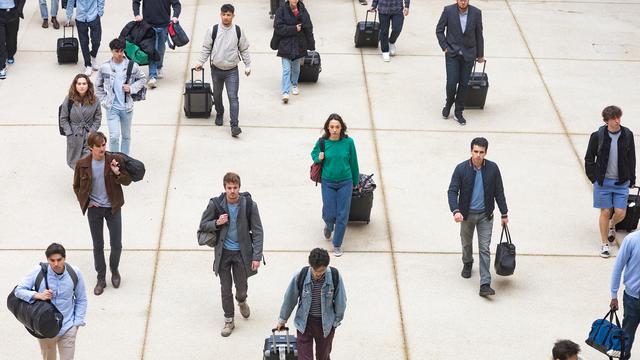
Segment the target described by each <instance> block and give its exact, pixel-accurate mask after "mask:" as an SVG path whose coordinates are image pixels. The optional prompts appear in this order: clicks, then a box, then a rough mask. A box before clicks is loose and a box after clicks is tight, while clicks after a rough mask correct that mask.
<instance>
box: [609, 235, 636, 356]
mask: <svg viewBox="0 0 640 360" xmlns="http://www.w3.org/2000/svg"><path fill="white" fill-rule="evenodd" d="M623 270H624V296H623V298H622V304H623V306H624V318H623V319H622V328H623V329H624V332H625V334H626V335H627V336H628V337H629V340H628V342H627V344H626V346H625V348H626V351H625V352H626V354H625V357H621V358H620V359H621V360H627V359H629V358H631V346H632V345H633V339H634V338H635V334H636V330H637V329H638V324H640V232H634V233H631V234H629V235H627V237H625V238H624V240H623V241H622V246H621V247H620V251H618V256H617V257H616V262H615V264H614V265H613V273H612V274H611V304H610V306H611V309H613V310H618V289H619V288H620V276H621V275H622V271H623Z"/></svg>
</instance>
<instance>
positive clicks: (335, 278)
mask: <svg viewBox="0 0 640 360" xmlns="http://www.w3.org/2000/svg"><path fill="white" fill-rule="evenodd" d="M329 268H330V269H331V280H332V282H333V301H335V300H336V289H337V288H338V285H339V284H340V272H338V269H336V268H334V267H333V266H330V267H329ZM308 272H309V266H305V267H303V268H302V269H301V270H300V273H299V274H298V278H297V279H296V282H297V285H298V298H299V300H298V301H300V300H302V286H303V285H304V279H306V278H307V273H308Z"/></svg>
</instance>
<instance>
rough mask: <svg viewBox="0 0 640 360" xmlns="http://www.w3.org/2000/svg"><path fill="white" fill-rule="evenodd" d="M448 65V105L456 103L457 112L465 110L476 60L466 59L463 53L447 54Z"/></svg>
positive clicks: (446, 62)
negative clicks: (465, 101) (466, 97)
mask: <svg viewBox="0 0 640 360" xmlns="http://www.w3.org/2000/svg"><path fill="white" fill-rule="evenodd" d="M444 58H445V65H446V67H447V107H450V106H451V105H453V104H454V103H455V104H456V109H455V112H454V113H455V114H456V115H459V114H462V112H463V111H464V100H465V96H466V94H467V88H468V87H469V78H470V77H471V70H472V69H473V64H474V63H475V60H471V61H466V60H465V59H464V57H463V56H462V55H456V56H453V57H452V56H449V55H445V56H444Z"/></svg>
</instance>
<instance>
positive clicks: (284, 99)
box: [282, 94, 289, 104]
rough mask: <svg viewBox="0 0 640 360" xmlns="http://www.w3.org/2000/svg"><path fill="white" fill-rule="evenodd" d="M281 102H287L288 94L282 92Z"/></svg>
mask: <svg viewBox="0 0 640 360" xmlns="http://www.w3.org/2000/svg"><path fill="white" fill-rule="evenodd" d="M282 102H283V103H285V104H286V103H288V102H289V94H282Z"/></svg>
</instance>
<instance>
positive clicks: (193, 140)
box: [162, 127, 388, 251]
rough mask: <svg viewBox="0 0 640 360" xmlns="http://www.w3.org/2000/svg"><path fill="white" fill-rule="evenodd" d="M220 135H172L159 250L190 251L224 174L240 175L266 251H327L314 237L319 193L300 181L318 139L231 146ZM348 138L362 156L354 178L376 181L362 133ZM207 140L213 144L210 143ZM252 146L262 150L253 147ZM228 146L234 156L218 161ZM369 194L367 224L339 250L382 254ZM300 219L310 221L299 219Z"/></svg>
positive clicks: (380, 221) (278, 137)
mask: <svg viewBox="0 0 640 360" xmlns="http://www.w3.org/2000/svg"><path fill="white" fill-rule="evenodd" d="M221 132H222V135H220V133H221ZM227 132H228V128H226V127H225V128H218V127H182V128H181V129H180V137H179V139H178V145H177V149H178V150H177V153H176V160H175V165H174V168H173V176H172V180H171V185H170V192H169V198H168V204H167V215H168V216H166V217H165V221H166V227H165V231H164V234H165V236H164V237H163V240H162V247H163V248H164V249H185V248H186V249H191V248H196V247H197V242H196V238H195V233H196V230H197V229H198V224H199V222H200V217H201V216H202V212H203V211H204V209H205V208H206V206H207V203H208V201H209V198H211V197H213V196H218V195H219V194H220V193H222V192H223V188H222V177H223V176H224V174H225V173H226V172H227V171H235V172H237V173H238V174H239V175H240V177H241V178H242V190H243V191H249V192H251V195H252V197H253V199H254V200H255V201H256V203H257V204H258V206H259V209H260V216H261V218H262V222H263V224H264V229H265V230H264V231H265V248H266V249H269V250H303V249H307V248H309V247H310V246H328V245H329V244H328V243H327V241H326V240H325V239H324V237H323V236H322V229H323V226H324V223H323V222H322V218H321V195H320V187H319V186H318V187H315V186H314V184H313V183H312V182H311V181H310V180H309V178H308V175H307V174H308V168H309V166H310V165H311V160H310V159H311V156H310V155H309V154H310V153H311V149H312V148H313V143H314V141H315V140H314V139H315V138H316V136H318V135H319V133H318V132H317V131H312V130H303V129H295V130H294V129H264V128H245V132H243V134H242V135H241V137H240V138H238V139H234V138H232V137H231V136H228V135H227ZM350 134H351V136H352V137H353V138H354V139H355V143H356V148H357V149H358V153H359V154H362V156H361V159H359V161H360V169H361V171H362V172H364V173H368V174H370V173H373V174H377V173H378V171H377V170H376V167H375V163H374V159H373V158H372V157H371V156H368V154H373V149H372V146H373V145H372V143H371V141H372V140H371V137H370V134H368V133H366V132H363V131H351V132H350ZM214 137H217V138H218V140H216V141H211V140H210V139H212V138H214ZM274 140H275V141H274ZM256 141H257V142H258V143H260V144H263V145H261V146H259V147H257V146H255V143H256ZM231 146H233V148H234V149H235V150H234V153H235V154H241V155H240V156H233V155H231V154H227V153H224V154H223V153H221V152H220V150H219V149H227V148H230V147H231ZM195 153H197V154H199V155H198V158H199V159H200V160H199V161H197V162H195V161H192V156H193V154H195ZM263 154H270V155H263ZM255 158H264V161H265V164H267V163H268V164H273V165H268V166H256V164H255V161H254V160H253V159H255ZM275 164H278V165H275ZM283 169H287V170H286V171H284V170H283ZM292 174H294V175H293V176H292ZM377 195H378V194H376V197H375V198H374V199H375V203H374V207H373V211H372V215H371V216H372V221H371V223H370V224H369V225H363V224H352V225H350V226H349V228H348V230H347V235H346V238H345V242H344V249H345V250H346V251H351V250H388V242H386V241H385V234H386V230H385V221H384V214H383V207H382V200H381V197H380V196H377ZM300 213H307V214H309V215H310V216H305V217H300V216H299V214H300Z"/></svg>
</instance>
